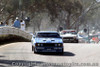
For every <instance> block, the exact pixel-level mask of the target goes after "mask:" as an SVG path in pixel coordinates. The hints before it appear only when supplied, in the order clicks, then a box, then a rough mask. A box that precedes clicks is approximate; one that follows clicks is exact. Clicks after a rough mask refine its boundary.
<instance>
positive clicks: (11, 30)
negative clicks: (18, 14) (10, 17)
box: [0, 26, 32, 40]
mask: <svg viewBox="0 0 100 67" xmlns="http://www.w3.org/2000/svg"><path fill="white" fill-rule="evenodd" d="M10 34H12V35H18V36H21V37H24V38H26V39H29V40H31V38H32V35H31V34H29V33H28V32H26V31H23V30H20V29H18V28H15V27H9V26H3V27H0V35H10Z"/></svg>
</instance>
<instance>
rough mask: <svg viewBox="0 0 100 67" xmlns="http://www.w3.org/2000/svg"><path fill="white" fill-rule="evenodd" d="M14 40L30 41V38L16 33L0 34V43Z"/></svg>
mask: <svg viewBox="0 0 100 67" xmlns="http://www.w3.org/2000/svg"><path fill="white" fill-rule="evenodd" d="M14 42H30V40H28V39H25V38H23V37H21V36H16V35H0V45H3V44H8V43H14Z"/></svg>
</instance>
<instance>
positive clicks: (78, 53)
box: [0, 42, 100, 67]
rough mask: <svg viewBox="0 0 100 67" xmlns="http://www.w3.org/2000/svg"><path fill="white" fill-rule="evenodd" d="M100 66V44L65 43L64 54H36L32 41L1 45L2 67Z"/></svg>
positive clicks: (0, 60)
mask: <svg viewBox="0 0 100 67" xmlns="http://www.w3.org/2000/svg"><path fill="white" fill-rule="evenodd" d="M35 66H36V67H44V66H45V67H47V66H49V67H100V44H72V43H69V44H64V55H57V54H34V53H33V52H32V50H31V43H29V42H21V43H20V42H18V43H12V44H6V45H4V46H0V67H35Z"/></svg>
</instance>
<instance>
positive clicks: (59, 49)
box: [35, 47, 63, 53]
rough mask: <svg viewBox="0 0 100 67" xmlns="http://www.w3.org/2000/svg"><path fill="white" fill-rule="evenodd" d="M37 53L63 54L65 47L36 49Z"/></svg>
mask: <svg viewBox="0 0 100 67" xmlns="http://www.w3.org/2000/svg"><path fill="white" fill-rule="evenodd" d="M35 52H57V53H58V52H63V47H35Z"/></svg>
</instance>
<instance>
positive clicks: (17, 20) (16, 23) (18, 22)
mask: <svg viewBox="0 0 100 67" xmlns="http://www.w3.org/2000/svg"><path fill="white" fill-rule="evenodd" d="M13 26H14V27H16V28H20V26H21V25H20V21H19V19H18V17H16V20H15V21H14V24H13Z"/></svg>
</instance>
